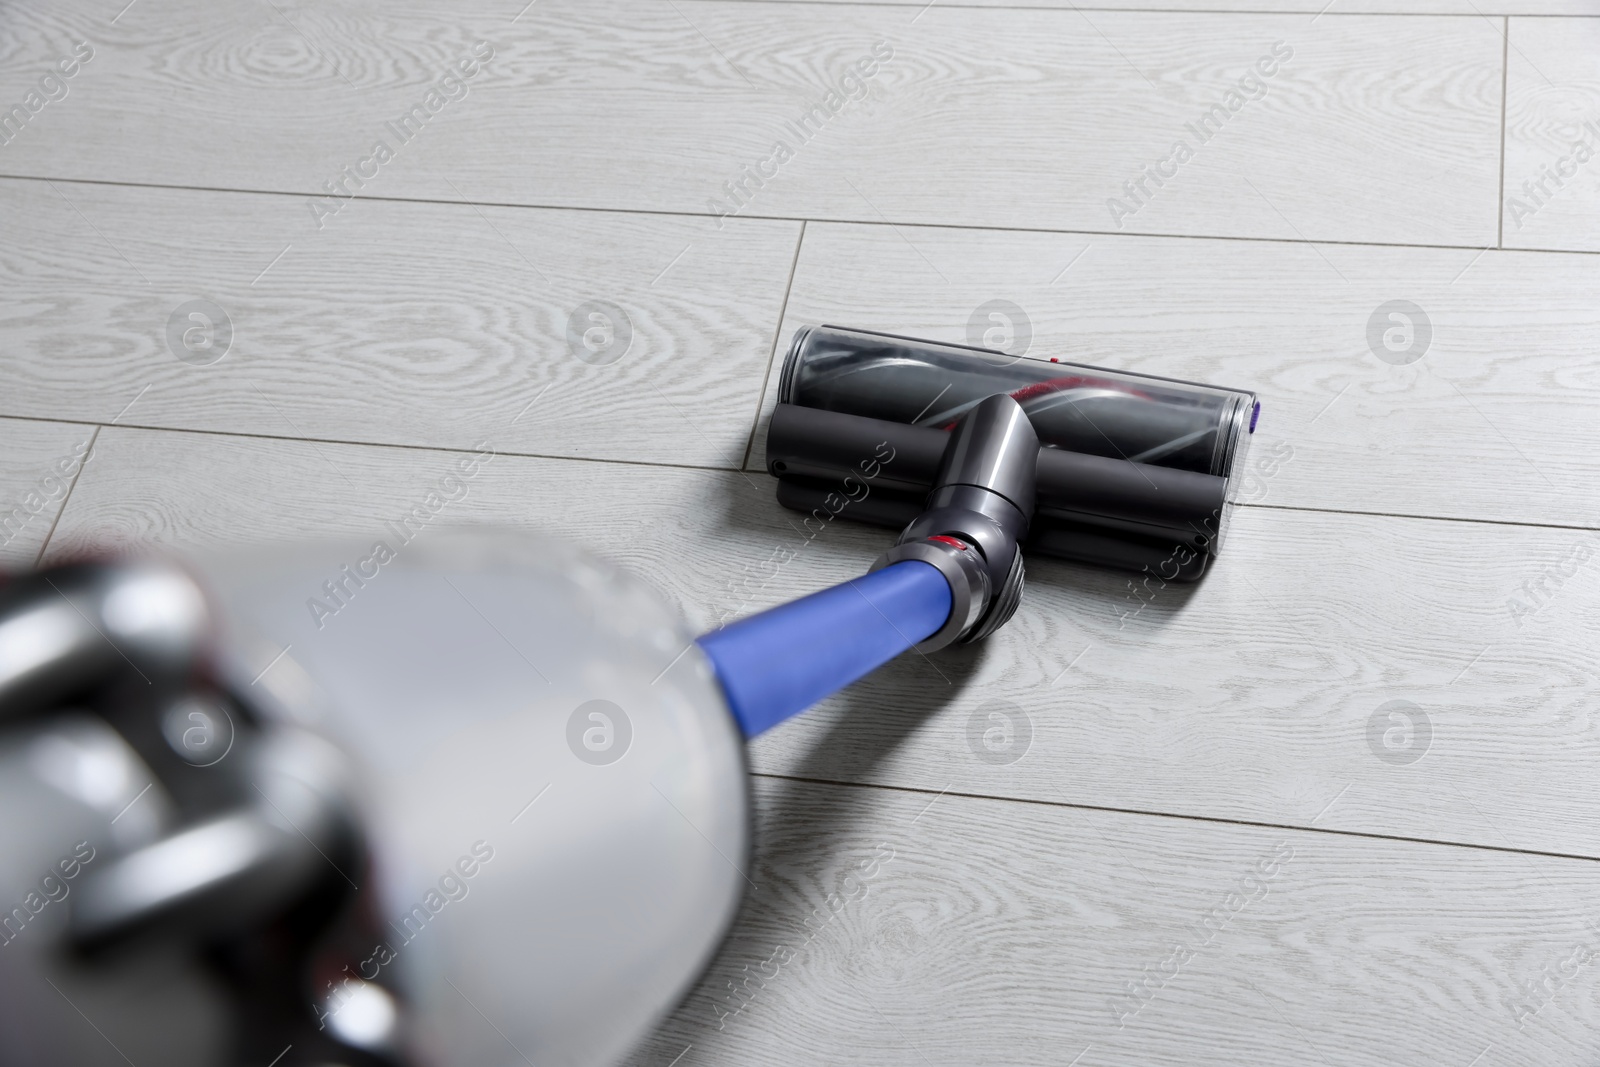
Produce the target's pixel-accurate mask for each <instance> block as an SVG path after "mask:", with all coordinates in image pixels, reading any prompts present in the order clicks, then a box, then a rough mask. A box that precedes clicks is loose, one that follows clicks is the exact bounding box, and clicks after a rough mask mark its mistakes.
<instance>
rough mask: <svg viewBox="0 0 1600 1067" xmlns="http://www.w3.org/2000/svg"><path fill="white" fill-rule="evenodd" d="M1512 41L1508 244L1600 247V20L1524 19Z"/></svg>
mask: <svg viewBox="0 0 1600 1067" xmlns="http://www.w3.org/2000/svg"><path fill="white" fill-rule="evenodd" d="M1509 44H1510V52H1509V65H1508V66H1507V68H1506V71H1507V81H1506V174H1505V201H1504V203H1503V204H1502V209H1503V211H1504V218H1503V221H1502V225H1503V227H1504V231H1505V244H1506V246H1507V247H1508V248H1574V249H1582V250H1584V251H1588V252H1600V158H1597V157H1600V70H1597V69H1596V67H1595V62H1594V57H1595V55H1596V53H1597V52H1600V20H1597V19H1516V20H1514V21H1513V22H1512V23H1511V35H1510V38H1509Z"/></svg>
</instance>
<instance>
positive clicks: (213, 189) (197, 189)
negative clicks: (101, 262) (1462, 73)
mask: <svg viewBox="0 0 1600 1067" xmlns="http://www.w3.org/2000/svg"><path fill="white" fill-rule="evenodd" d="M773 2H775V3H788V2H789V0H773ZM1518 17H1519V18H1520V17H1522V16H1518ZM1596 17H1600V16H1596ZM1502 104H1503V102H1502ZM1503 133H1504V130H1503V129H1502V135H1503ZM0 181H19V182H45V183H48V182H66V183H70V184H72V185H97V186H110V187H118V188H124V189H166V190H171V191H174V192H194V193H235V194H238V195H240V196H291V197H295V198H296V199H300V200H315V199H317V196H316V194H313V193H297V192H286V191H284V190H281V189H244V188H239V187H235V186H226V185H169V184H166V183H163V182H124V181H106V180H104V179H100V178H60V177H39V176H37V175H31V174H0ZM352 199H356V200H371V201H376V202H384V203H393V204H429V205H435V206H441V207H498V208H526V209H527V210H529V211H592V212H598V213H601V214H607V215H637V216H650V215H657V216H667V217H673V218H691V219H713V218H716V217H717V216H716V215H715V214H713V213H711V212H703V211H666V210H661V209H657V208H650V209H643V210H641V209H636V208H622V207H590V206H583V205H572V204H530V203H518V202H516V201H507V200H435V199H430V198H428V197H419V196H367V195H365V194H361V193H357V194H356V195H355V196H354V197H353V198H352ZM739 217H740V218H741V219H761V220H764V221H767V222H798V223H801V224H802V225H804V224H807V223H812V222H816V223H829V224H835V225H845V226H874V227H880V228H882V227H888V228H890V229H894V228H897V227H899V228H908V229H920V230H964V231H971V232H973V233H1060V234H1076V235H1083V236H1086V237H1160V238H1172V239H1176V240H1180V241H1243V242H1246V243H1252V244H1273V245H1312V246H1317V245H1339V246H1350V247H1354V248H1429V249H1438V250H1442V251H1451V252H1484V251H1494V252H1517V253H1528V254H1530V255H1551V256H1600V250H1596V249H1592V248H1501V247H1498V246H1496V245H1487V246H1485V245H1470V244H1468V245H1452V244H1423V243H1416V242H1403V241H1395V242H1390V241H1348V240H1320V239H1319V240H1316V241H1308V240H1303V239H1301V238H1293V237H1241V236H1239V235H1237V234H1206V233H1146V232H1144V231H1140V232H1138V233H1132V232H1129V231H1126V230H1071V229H1056V228H1053V227H1049V226H1043V227H1034V226H972V225H967V224H965V223H945V222H898V221H894V220H889V221H885V220H882V219H856V218H817V217H814V216H808V215H761V214H757V213H755V212H749V213H743V214H740V216H739Z"/></svg>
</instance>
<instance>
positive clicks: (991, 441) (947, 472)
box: [879, 393, 1039, 648]
mask: <svg viewBox="0 0 1600 1067" xmlns="http://www.w3.org/2000/svg"><path fill="white" fill-rule="evenodd" d="M1038 460H1039V438H1038V435H1037V434H1036V433H1035V432H1034V429H1033V424H1032V423H1030V422H1029V421H1028V416H1027V414H1026V413H1025V412H1023V410H1022V406H1021V405H1020V404H1018V403H1017V402H1016V401H1015V400H1014V399H1012V398H1011V397H1010V396H1008V395H1006V394H1005V393H996V394H995V395H993V396H990V397H987V398H985V399H983V400H981V401H979V402H978V403H977V404H975V405H974V406H973V407H972V408H971V409H970V410H969V411H967V412H966V414H965V415H963V416H962V418H961V421H960V423H959V424H957V426H956V428H955V429H954V431H952V432H951V434H950V440H949V443H948V444H946V445H945V450H944V456H943V457H942V459H941V460H940V463H939V473H938V475H937V477H936V478H935V480H934V486H933V492H931V493H930V494H928V501H927V504H926V506H925V509H924V511H923V512H922V514H921V515H919V516H917V518H916V519H914V520H913V521H912V522H911V524H910V525H909V526H907V527H906V528H905V530H904V531H903V532H902V533H901V535H900V539H899V541H898V543H897V544H896V546H895V548H894V549H891V550H890V552H889V553H887V554H885V555H884V557H883V558H882V559H881V560H880V561H879V563H880V565H882V564H886V563H891V562H896V561H897V560H898V559H924V556H921V555H916V556H912V555H901V556H898V557H897V556H896V553H897V552H901V551H902V550H905V549H907V548H910V547H911V546H927V545H931V544H940V545H942V546H943V547H945V548H952V547H954V548H957V549H958V551H957V552H956V555H955V557H954V558H955V559H957V560H963V561H971V562H974V563H977V564H979V566H980V568H981V571H982V573H983V578H984V580H983V596H982V597H981V598H980V597H973V598H971V599H970V600H969V601H968V604H969V606H970V607H971V608H972V611H971V615H970V617H966V616H965V615H963V613H961V612H958V611H957V610H955V607H952V610H951V613H950V621H949V622H947V623H946V624H945V627H944V628H943V629H941V630H940V631H939V632H938V633H936V634H934V636H933V637H932V638H930V639H929V641H928V642H927V643H925V646H924V647H927V648H942V647H944V646H945V645H947V644H949V643H951V642H952V641H956V640H961V641H975V640H977V639H978V638H980V637H986V636H988V635H989V634H991V633H993V632H994V631H995V630H996V629H998V628H999V627H1000V626H1002V625H1004V624H1005V622H1006V620H1008V619H1010V618H1011V616H1012V614H1013V613H1014V612H1015V611H1016V610H1017V604H1018V603H1019V602H1020V601H1021V599H1022V581H1023V567H1022V548H1021V542H1022V540H1023V538H1025V537H1026V536H1027V534H1028V524H1029V522H1030V521H1031V520H1032V518H1033V507H1034V478H1035V476H1036V469H1037V466H1038ZM929 551H932V550H931V549H930V550H929ZM973 557H976V559H974V558H973ZM925 562H929V563H934V565H935V566H938V563H935V562H934V560H933V559H925ZM941 572H944V568H941ZM946 577H947V578H950V577H951V576H950V574H949V573H946ZM950 587H951V592H952V594H953V595H954V596H955V598H956V601H955V603H956V606H960V605H961V603H962V600H961V593H960V592H959V591H958V590H957V582H956V580H954V579H952V580H951V586H950ZM935 642H937V643H935Z"/></svg>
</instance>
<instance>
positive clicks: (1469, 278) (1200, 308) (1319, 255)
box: [750, 163, 1600, 527]
mask: <svg viewBox="0 0 1600 1067" xmlns="http://www.w3.org/2000/svg"><path fill="white" fill-rule="evenodd" d="M1596 166H1600V163H1597V164H1596ZM1597 290H1600V257H1595V256H1586V255H1566V256H1556V255H1550V254H1547V253H1529V252H1509V251H1498V250H1489V251H1479V252H1473V251H1467V250H1451V249H1396V248H1371V247H1355V246H1329V245H1324V246H1318V247H1312V246H1308V245H1305V244H1294V243H1278V242H1240V241H1194V240H1181V239H1169V238H1152V237H1127V236H1124V237H1104V236H1085V235H1062V234H1037V233H1034V234H1025V233H995V232H992V231H973V230H955V229H934V228H918V229H915V230H910V229H900V230H896V229H892V228H889V227H884V226H872V227H865V226H848V225H835V224H826V223H813V224H811V225H810V226H809V227H808V228H807V231H806V238H805V242H804V247H803V248H802V250H801V255H800V260H799V263H798V265H797V267H796V270H795V279H794V285H793V289H792V292H791V294H790V297H789V303H788V307H787V314H786V317H785V321H784V325H783V329H782V331H781V337H780V339H779V344H778V360H779V364H780V365H781V360H782V357H783V354H784V353H785V352H786V351H787V350H788V346H789V344H790V339H791V337H792V336H793V333H794V331H795V329H796V328H797V327H799V326H801V325H804V324H808V323H822V322H831V323H837V324H840V325H847V326H858V327H863V328H866V329H878V330H884V331H887V332H890V333H902V334H909V335H912V336H918V337H929V338H933V339H935V340H943V341H951V342H956V343H960V344H967V343H970V338H971V337H972V334H971V333H969V330H970V329H971V327H970V325H969V323H970V321H971V320H972V319H973V318H974V316H975V315H976V314H977V311H978V308H979V306H980V305H983V304H985V303H987V302H988V301H991V300H995V299H1002V300H1007V301H1010V302H1011V303H1012V304H1014V305H1016V306H1017V307H1018V308H1019V309H1020V311H1021V315H1022V318H1021V319H1019V321H1018V323H1017V324H1016V325H1015V328H1014V330H1013V344H1014V345H1018V344H1022V343H1023V339H1024V338H1025V336H1026V335H1031V341H1029V342H1027V343H1028V347H1027V349H1026V352H1027V354H1028V355H1030V356H1033V357H1036V358H1047V357H1051V356H1054V357H1058V358H1061V359H1064V360H1069V361H1077V362H1082V363H1089V364H1094V365H1099V366H1108V367H1116V368H1122V369H1127V370H1134V371H1142V372H1146V373H1151V374H1163V375H1169V376H1172V377H1178V378H1187V379H1190V380H1193V381H1206V382H1217V383H1219V384H1226V385H1232V386H1237V387H1241V388H1248V389H1253V390H1255V391H1257V392H1258V393H1259V394H1260V396H1261V400H1262V414H1261V421H1260V429H1259V434H1258V436H1259V437H1260V439H1261V443H1260V447H1259V448H1258V449H1257V451H1256V452H1255V455H1256V461H1257V463H1258V464H1262V463H1265V464H1266V466H1264V467H1259V468H1258V469H1252V471H1251V472H1250V477H1249V479H1248V480H1247V482H1246V485H1245V486H1244V487H1243V488H1245V489H1246V490H1247V492H1246V494H1245V499H1247V500H1249V501H1251V502H1253V503H1264V504H1270V505H1283V506H1289V507H1303V508H1317V509H1332V510H1346V511H1358V512H1385V513H1393V514H1412V515H1433V516H1449V517H1455V518H1465V519H1493V520H1504V521H1513V522H1532V523H1553V524H1565V525H1572V526H1584V527H1594V526H1597V525H1600V506H1597V504H1596V502H1595V500H1594V496H1593V493H1592V492H1590V491H1589V487H1592V486H1593V485H1594V484H1595V480H1596V478H1597V477H1600V459H1597V456H1600V422H1597V421H1596V419H1595V418H1594V412H1595V411H1596V409H1597V407H1600V374H1597V370H1600V367H1597V365H1596V363H1595V361H1594V358H1593V354H1594V352H1595V351H1596V349H1597V347H1600V315H1597V314H1596V311H1595V304H1594V293H1595V292H1596V291H1597ZM1394 300H1405V301H1409V302H1411V303H1412V304H1413V305H1416V307H1417V308H1418V309H1419V311H1420V314H1412V313H1409V312H1408V313H1407V314H1411V315H1412V317H1413V318H1415V319H1416V320H1417V321H1416V323H1415V324H1413V326H1412V329H1411V333H1410V336H1409V341H1407V338H1405V337H1403V336H1401V335H1399V334H1396V335H1394V336H1393V337H1391V338H1387V339H1386V331H1387V330H1388V329H1389V328H1390V327H1391V326H1393V325H1394V323H1402V325H1403V320H1402V319H1395V320H1392V321H1391V320H1389V319H1388V318H1387V313H1384V312H1383V311H1382V309H1383V308H1384V306H1385V305H1387V304H1389V302H1390V301H1394ZM981 336H982V334H981V330H980V331H979V332H978V337H979V338H980V339H981ZM1391 343H1392V344H1393V345H1394V347H1395V348H1398V349H1401V351H1399V352H1395V351H1391V350H1390V349H1389V348H1388V347H1387V345H1388V344H1391ZM1012 351H1018V349H1017V348H1015V347H1013V349H1012ZM1414 354H1415V355H1414ZM1380 356H1381V357H1382V358H1380ZM1413 356H1414V358H1413ZM1406 360H1410V362H1406ZM1396 361H1398V362H1396ZM776 384H777V374H776V372H774V374H773V375H772V376H771V379H770V380H769V384H768V393H767V397H766V410H768V411H770V409H771V406H772V405H773V404H774V403H775V402H776V400H775V393H776ZM764 441H765V428H764V426H763V428H762V430H761V431H760V433H758V435H757V438H756V441H755V445H756V447H755V448H754V449H753V450H752V454H751V458H750V462H751V465H752V466H754V467H757V468H759V467H761V466H762V465H763V458H762V457H763V455H764ZM1269 453H1276V454H1277V455H1279V456H1282V457H1283V459H1282V461H1281V462H1274V461H1273V460H1272V457H1271V456H1270V455H1269ZM1263 471H1265V472H1266V473H1263Z"/></svg>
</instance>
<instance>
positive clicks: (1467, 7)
mask: <svg viewBox="0 0 1600 1067" xmlns="http://www.w3.org/2000/svg"><path fill="white" fill-rule="evenodd" d="M743 2H746V3H762V4H770V3H795V4H852V5H861V4H864V3H867V2H870V3H872V4H892V5H896V6H899V7H909V8H910V9H911V10H913V11H917V10H920V9H921V8H924V7H930V6H932V5H930V4H929V3H928V0H743ZM935 2H936V3H938V4H939V6H941V7H944V6H956V5H953V4H947V3H945V0H935ZM959 6H961V7H976V8H1013V7H1033V8H1044V9H1047V10H1056V9H1062V10H1069V11H1071V10H1077V11H1083V12H1085V13H1087V14H1089V15H1093V14H1094V13H1095V12H1097V11H1119V10H1120V11H1176V12H1185V13H1196V12H1203V11H1218V12H1221V11H1236V12H1248V13H1256V12H1271V13H1274V14H1302V15H1312V16H1326V17H1328V18H1335V17H1339V16H1344V15H1460V16H1470V17H1472V18H1499V17H1502V16H1506V15H1551V16H1559V15H1574V16H1575V15H1594V14H1596V13H1597V12H1596V11H1595V8H1594V4H1593V3H1591V2H1590V0H1336V2H1335V3H1332V4H1330V3H1329V2H1328V0H1093V2H1092V3H1087V4H1075V3H1073V2H1072V0H959ZM1318 22H1321V18H1320V17H1318Z"/></svg>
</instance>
